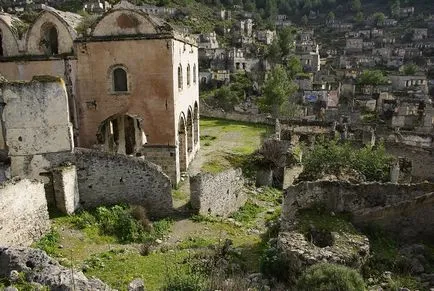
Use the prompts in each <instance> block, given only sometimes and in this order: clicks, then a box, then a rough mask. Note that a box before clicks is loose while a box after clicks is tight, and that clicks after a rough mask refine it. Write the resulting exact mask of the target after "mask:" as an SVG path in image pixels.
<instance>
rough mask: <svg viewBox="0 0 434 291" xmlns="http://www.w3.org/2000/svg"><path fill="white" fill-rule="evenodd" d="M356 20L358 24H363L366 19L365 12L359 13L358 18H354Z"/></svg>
mask: <svg viewBox="0 0 434 291" xmlns="http://www.w3.org/2000/svg"><path fill="white" fill-rule="evenodd" d="M354 20H355V21H356V22H357V23H362V22H363V20H365V17H364V15H363V12H362V11H359V12H357V14H356V16H355V17H354Z"/></svg>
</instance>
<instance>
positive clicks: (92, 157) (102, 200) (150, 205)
mask: <svg viewBox="0 0 434 291" xmlns="http://www.w3.org/2000/svg"><path fill="white" fill-rule="evenodd" d="M75 165H76V167H77V177H78V189H79V194H80V204H81V206H82V207H83V208H93V207H97V206H101V205H113V204H118V203H129V204H138V205H143V206H144V207H145V208H146V210H147V211H148V214H149V215H151V216H153V217H160V216H165V215H168V214H170V213H171V211H172V206H173V204H172V186H171V183H170V179H169V177H168V176H167V175H166V174H164V172H163V171H162V170H161V168H160V167H159V166H157V165H155V164H153V163H150V162H148V161H145V160H143V159H139V158H132V157H128V156H125V155H113V154H108V153H104V152H98V151H90V150H83V149H80V150H76V151H75Z"/></svg>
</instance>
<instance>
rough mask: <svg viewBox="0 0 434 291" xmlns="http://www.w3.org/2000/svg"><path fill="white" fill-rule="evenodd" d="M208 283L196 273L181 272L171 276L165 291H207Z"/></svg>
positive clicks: (164, 288)
mask: <svg viewBox="0 0 434 291" xmlns="http://www.w3.org/2000/svg"><path fill="white" fill-rule="evenodd" d="M206 289H207V288H206V281H205V279H204V278H203V276H201V275H200V274H197V273H196V274H195V273H194V272H187V273H182V272H179V273H177V274H175V275H174V276H169V277H168V280H167V282H166V283H165V285H164V287H163V290H164V291H202V290H206Z"/></svg>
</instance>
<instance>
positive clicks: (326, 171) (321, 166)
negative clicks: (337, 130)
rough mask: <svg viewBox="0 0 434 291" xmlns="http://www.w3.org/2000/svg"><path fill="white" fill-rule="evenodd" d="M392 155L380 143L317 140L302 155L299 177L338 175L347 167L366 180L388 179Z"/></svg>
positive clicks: (313, 177) (315, 177)
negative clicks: (359, 144) (356, 144)
mask: <svg viewBox="0 0 434 291" xmlns="http://www.w3.org/2000/svg"><path fill="white" fill-rule="evenodd" d="M392 160H393V157H392V156H391V155H389V154H387V153H386V150H385V148H384V145H383V144H379V145H378V146H376V147H363V148H361V149H357V148H354V147H353V146H352V145H351V144H350V143H346V142H340V141H338V140H330V141H328V140H321V141H319V142H317V143H316V144H315V147H314V149H313V150H310V151H308V152H307V153H306V155H305V157H304V158H303V165H304V170H303V173H302V174H301V176H300V179H301V180H305V181H308V180H310V181H312V180H316V179H319V178H321V177H322V176H324V175H336V176H340V175H341V174H343V173H346V172H348V170H355V171H356V172H357V173H359V174H362V175H363V176H364V177H365V178H366V180H367V181H383V182H385V181H388V180H389V169H390V164H391V162H392Z"/></svg>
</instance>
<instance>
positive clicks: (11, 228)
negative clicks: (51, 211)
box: [0, 179, 50, 246]
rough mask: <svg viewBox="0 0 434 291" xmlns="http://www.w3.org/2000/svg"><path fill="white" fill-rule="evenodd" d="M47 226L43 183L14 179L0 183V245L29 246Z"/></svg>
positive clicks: (47, 219) (48, 223) (48, 225)
mask: <svg viewBox="0 0 434 291" xmlns="http://www.w3.org/2000/svg"><path fill="white" fill-rule="evenodd" d="M49 229H50V221H49V218H48V210H47V201H46V199H45V192H44V184H43V183H41V182H36V181H30V180H27V179H23V180H19V179H14V180H9V181H7V182H4V183H2V184H0V245H1V246H12V245H24V246H28V245H30V244H31V243H32V242H33V241H35V240H37V239H39V238H40V237H41V236H42V235H44V233H45V232H47V231H48V230H49Z"/></svg>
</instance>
